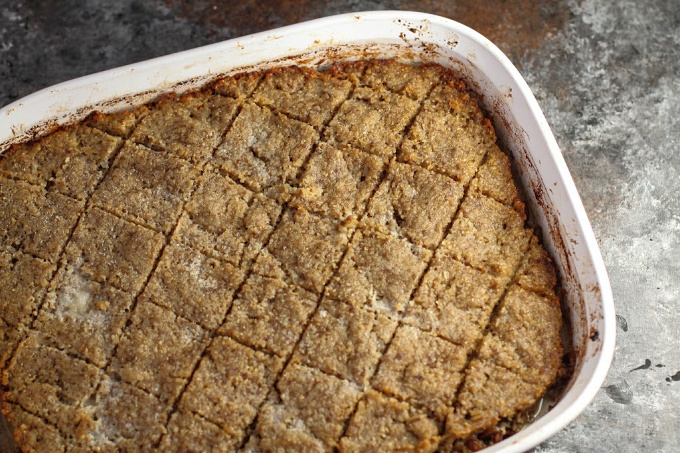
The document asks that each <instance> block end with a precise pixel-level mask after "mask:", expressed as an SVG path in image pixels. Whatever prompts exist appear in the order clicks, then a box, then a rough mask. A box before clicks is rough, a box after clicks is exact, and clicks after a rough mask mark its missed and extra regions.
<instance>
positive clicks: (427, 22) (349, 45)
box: [0, 11, 615, 453]
mask: <svg viewBox="0 0 680 453" xmlns="http://www.w3.org/2000/svg"><path fill="white" fill-rule="evenodd" d="M377 56H380V57H397V58H400V59H403V60H406V61H414V60H415V61H423V60H424V61H433V62H437V63H440V64H442V65H444V66H448V67H452V68H454V69H456V70H457V71H459V72H460V73H461V74H462V76H463V78H464V79H466V81H467V82H468V84H469V86H470V87H471V88H472V89H473V90H474V91H475V92H476V93H477V94H478V95H479V97H480V99H481V101H482V104H483V106H484V108H485V109H486V112H487V113H488V114H489V115H490V116H491V117H492V119H493V121H494V125H495V126H496V131H497V134H498V136H499V138H500V140H501V143H502V144H503V145H504V147H505V149H506V150H508V151H510V152H511V153H512V155H513V156H514V160H515V163H516V166H517V169H518V173H519V176H520V178H521V180H522V182H523V184H524V187H525V189H526V191H525V192H526V198H527V200H526V201H527V204H528V206H529V208H530V212H531V215H532V218H533V221H534V222H535V223H536V225H538V226H540V227H541V231H542V233H543V240H544V244H546V245H547V247H548V249H549V251H550V252H551V254H552V256H553V258H554V259H555V261H556V263H557V265H558V268H559V273H560V278H561V282H562V285H563V288H564V290H565V296H564V301H565V306H566V308H567V310H568V315H569V317H570V318H571V322H572V326H573V343H574V349H575V351H576V357H577V359H576V367H575V370H574V374H573V376H572V378H571V381H570V382H569V384H568V385H567V387H566V390H565V392H564V394H563V395H562V396H561V398H560V399H559V402H558V403H557V405H556V406H555V407H554V408H553V409H552V410H550V411H549V412H547V413H546V414H544V415H542V416H541V417H540V418H538V419H537V420H536V421H535V422H533V423H532V424H531V425H529V426H527V427H526V428H525V429H524V430H522V431H521V432H519V433H518V434H516V435H514V436H512V437H511V438H509V439H506V440H505V441H503V442H501V443H499V444H497V445H495V446H493V447H490V448H489V449H488V450H486V451H488V452H489V453H491V452H500V451H503V452H506V453H508V452H519V451H525V450H527V449H529V448H531V447H533V446H535V445H537V444H539V443H540V442H542V441H543V440H545V439H547V438H548V437H549V436H551V435H552V434H554V433H555V432H557V431H559V430H560V429H562V428H563V427H564V426H566V425H567V424H568V423H569V422H571V421H572V420H573V419H574V418H576V416H577V415H578V414H579V413H580V412H581V411H583V409H584V408H585V407H586V405H587V404H588V403H589V402H590V401H591V399H592V398H593V397H594V395H595V393H596V392H597V390H598V389H599V388H600V386H601V384H602V382H603V381H604V378H605V375H606V373H607V370H608V368H609V364H610V362H611V359H612V355H613V351H614V335H615V329H614V325H615V323H614V305H613V300H612V294H611V288H610V285H609V280H608V277H607V273H606V270H605V268H604V264H603V262H602V257H601V255H600V251H599V249H598V246H597V243H596V241H595V237H594V235H593V232H592V229H591V226H590V223H589V221H588V218H587V216H586V213H585V211H584V209H583V205H582V203H581V200H580V198H579V195H578V193H577V191H576V188H575V187H574V183H573V181H572V178H571V176H570V174H569V171H568V169H567V167H566V164H565V162H564V159H563V158H562V154H561V152H560V150H559V148H558V146H557V143H556V141H555V138H554V136H553V134H552V132H551V131H550V128H549V126H548V124H547V122H546V120H545V118H544V116H543V113H542V112H541V109H540V108H539V106H538V104H537V102H536V99H535V98H534V96H533V95H532V94H531V91H530V90H529V87H528V86H527V84H526V82H525V81H524V79H523V78H522V76H521V75H520V74H519V72H518V71H517V70H516V69H515V67H514V66H513V65H512V64H511V63H510V61H509V60H508V59H507V58H506V57H505V55H503V53H502V52H501V51H500V50H499V49H498V48H497V47H495V46H494V45H493V44H492V43H491V42H490V41H488V40H487V39H486V38H484V37H483V36H481V35H480V34H478V33H476V32H475V31H473V30H471V29H469V28H467V27H465V26H463V25H461V24H459V23H457V22H454V21H452V20H448V19H445V18H442V17H438V16H433V15H428V14H421V13H413V12H403V11H398V12H395V11H382V12H365V13H355V14H344V15H339V16H333V17H327V18H323V19H318V20H314V21H310V22H305V23H302V24H298V25H293V26H289V27H283V28H279V29H276V30H273V31H270V32H264V33H258V34H255V35H251V36H246V37H243V38H239V39H234V40H230V41H226V42H222V43H218V44H213V45H210V46H206V47H202V48H199V49H194V50H190V51H186V52H181V53H177V54H174V55H169V56H166V57H161V58H157V59H154V60H149V61H146V62H143V63H138V64H134V65H130V66H125V67H122V68H118V69H113V70H110V71H105V72H102V73H99V74H94V75H90V76H87V77H82V78H79V79H76V80H72V81H69V82H65V83H61V84H59V85H56V86H53V87H51V88H47V89H44V90H41V91H39V92H37V93H35V94H32V95H30V96H27V97H25V98H23V99H21V100H19V101H16V102H14V103H12V104H10V105H8V106H6V107H4V108H3V109H1V110H0V152H1V151H3V150H5V149H6V148H7V147H8V146H9V145H11V144H12V143H16V142H18V141H23V140H26V139H28V138H30V137H33V136H34V135H36V134H40V133H42V132H45V131H47V130H49V129H50V128H52V127H54V126H57V125H61V124H65V123H70V122H73V121H77V120H80V119H82V118H83V117H84V116H86V115H87V114H88V113H89V112H91V111H92V110H94V109H98V110H101V111H104V112H113V111H117V110H121V109H124V108H128V107H131V106H135V105H139V104H141V103H144V102H147V101H149V100H151V99H153V98H155V97H157V96H158V95H160V94H163V93H166V92H169V91H186V90H189V89H192V88H195V87H198V86H200V85H202V84H203V83H205V82H207V81H208V80H211V79H214V78H215V77H217V76H219V75H223V74H229V73H234V72H240V71H243V70H249V69H253V68H263V67H271V66H278V65H285V64H291V63H295V64H298V65H308V66H323V65H324V64H326V63H327V62H329V61H331V60H338V59H356V58H361V57H377Z"/></svg>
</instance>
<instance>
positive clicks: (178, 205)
mask: <svg viewBox="0 0 680 453" xmlns="http://www.w3.org/2000/svg"><path fill="white" fill-rule="evenodd" d="M197 175H198V171H197V170H196V169H195V168H194V167H192V166H191V165H190V164H188V163H187V162H185V161H183V160H181V159H178V158H176V157H174V156H172V155H168V154H164V153H160V152H157V151H152V150H151V149H149V148H146V147H144V146H142V145H134V144H127V145H125V147H124V148H123V149H122V150H121V152H120V154H119V155H118V157H117V158H116V160H115V162H114V164H113V168H111V171H110V172H109V174H108V175H107V176H106V178H105V179H104V181H102V183H101V185H100V186H99V188H98V189H97V191H96V192H95V193H94V195H93V196H92V203H93V204H95V205H96V206H100V207H102V208H104V209H106V210H108V211H110V212H112V213H114V214H116V215H117V216H119V217H121V218H124V219H128V220H131V221H133V222H139V223H142V224H144V225H146V226H148V227H149V228H153V229H155V230H156V231H160V232H162V233H166V234H167V233H168V232H169V231H170V230H171V229H172V227H173V226H174V225H175V223H177V218H178V217H179V215H180V214H181V212H182V206H183V205H184V203H185V202H186V200H187V199H188V198H189V195H190V194H191V189H192V186H193V184H194V180H195V179H196V176H197Z"/></svg>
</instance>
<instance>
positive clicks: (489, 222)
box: [442, 195, 532, 277]
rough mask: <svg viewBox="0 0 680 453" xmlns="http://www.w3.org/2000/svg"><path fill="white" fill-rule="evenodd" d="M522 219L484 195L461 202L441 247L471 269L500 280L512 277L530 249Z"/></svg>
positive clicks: (513, 211) (528, 237)
mask: <svg viewBox="0 0 680 453" xmlns="http://www.w3.org/2000/svg"><path fill="white" fill-rule="evenodd" d="M524 222H525V217H524V215H523V214H519V213H517V212H516V211H515V210H514V209H512V208H509V207H507V206H504V205H502V204H501V203H499V202H497V201H495V200H493V199H492V198H488V197H485V196H478V195H472V196H469V197H467V198H466V199H465V201H463V203H462V204H461V206H460V210H459V211H458V215H457V216H456V220H455V221H454V222H453V226H452V227H451V232H450V233H449V235H448V236H447V237H446V239H445V240H444V243H443V244H442V248H443V249H444V250H447V251H450V252H451V254H452V255H453V256H454V257H455V258H456V259H457V260H459V261H461V262H463V263H465V264H467V265H468V266H470V267H474V268H475V269H479V270H480V271H482V272H487V273H491V274H495V275H499V276H503V277H509V276H512V275H514V273H515V271H516V269H517V266H518V265H519V262H520V260H521V259H522V256H523V255H524V252H525V251H526V250H527V248H528V246H529V240H530V238H531V235H532V232H531V230H529V229H527V228H525V226H524Z"/></svg>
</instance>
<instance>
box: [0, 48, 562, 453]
mask: <svg viewBox="0 0 680 453" xmlns="http://www.w3.org/2000/svg"><path fill="white" fill-rule="evenodd" d="M519 193H520V191H519V190H518V187H517V185H516V184H515V181H514V178H513V172H512V168H511V161H510V158H509V156H508V155H506V154H505V153H504V152H503V151H502V150H501V149H500V148H499V147H498V146H497V145H496V137H495V134H494V130H493V127H492V126H491V123H490V121H489V120H488V119H486V118H485V117H484V115H483V113H482V111H481V110H480V108H479V106H478V105H477V101H476V99H475V98H474V96H473V95H472V94H471V93H470V92H468V91H467V89H466V87H465V85H464V83H463V82H462V81H461V80H459V79H457V78H456V77H455V76H454V74H453V73H452V72H451V71H449V70H447V69H445V68H443V67H441V66H438V65H435V64H423V65H406V64H403V63H399V62H397V61H395V60H370V61H364V60H359V61H353V62H339V63H333V64H331V65H330V67H329V68H328V69H327V70H326V71H318V70H316V69H311V68H302V67H281V68H275V69H272V70H270V71H259V72H250V73H242V74H237V75H234V76H230V77H223V78H221V79H220V80H218V81H215V82H213V83H211V84H210V85H209V86H208V87H206V88H205V89H204V90H202V91H198V92H195V93H189V94H184V95H171V96H167V97H165V98H162V99H160V100H159V101H157V102H155V103H152V104H149V105H147V106H143V107H140V108H137V109H135V110H132V111H126V112H118V113H113V114H102V113H93V114H91V115H89V116H88V117H87V118H86V119H85V120H84V121H83V123H81V124H78V125H74V126H69V127H65V128H62V129H60V130H58V131H56V132H55V133H52V134H50V135H47V136H45V137H43V138H41V139H38V140H36V141H33V142H31V143H26V144H20V145H15V146H13V147H12V148H11V149H10V150H9V151H8V152H6V153H5V154H3V155H2V156H0V369H1V370H2V389H0V391H1V392H2V412H3V413H4V414H6V415H7V418H8V420H9V422H10V423H11V424H12V428H13V430H14V437H15V439H16V441H17V443H18V445H19V447H20V448H21V449H23V451H37V452H53V451H64V452H90V451H97V452H100V453H108V452H111V453H113V452H118V451H155V450H160V451H178V452H179V451H182V452H184V451H209V450H212V451H244V452H250V453H260V452H265V451H319V452H327V451H334V450H337V451H343V452H361V451H421V452H427V451H451V450H455V449H457V448H458V447H459V446H460V447H461V448H463V446H466V448H468V449H478V448H480V447H483V446H484V442H486V441H485V440H484V439H486V438H487V437H489V436H491V437H489V438H491V439H492V441H490V442H493V443H497V442H498V441H499V440H500V439H502V438H503V436H505V435H507V434H509V432H510V431H509V429H508V428H507V427H509V426H510V427H512V429H515V428H519V427H520V426H522V425H523V424H524V423H525V422H526V421H527V420H528V419H527V416H526V414H527V413H528V412H529V410H530V408H531V407H532V405H534V404H535V403H536V401H537V400H538V399H539V398H540V397H541V396H542V395H543V394H544V393H545V391H546V389H548V388H549V387H550V386H551V385H552V383H553V382H554V381H555V379H556V376H557V374H558V371H559V370H560V369H561V368H562V355H563V351H562V343H561V336H560V333H561V331H562V330H563V329H562V313H561V310H560V301H559V299H558V298H557V296H556V290H555V287H556V285H557V278H556V274H555V269H554V266H553V263H552V261H551V260H550V258H549V256H548V253H547V252H546V250H545V249H544V248H543V247H542V246H541V244H540V242H539V240H538V237H537V236H536V234H535V233H534V232H533V230H532V228H531V227H530V226H528V225H527V222H526V212H525V207H524V203H523V202H522V200H521V199H520V195H519ZM489 433H491V434H489ZM485 436H486V437H485ZM456 451H457V450H456Z"/></svg>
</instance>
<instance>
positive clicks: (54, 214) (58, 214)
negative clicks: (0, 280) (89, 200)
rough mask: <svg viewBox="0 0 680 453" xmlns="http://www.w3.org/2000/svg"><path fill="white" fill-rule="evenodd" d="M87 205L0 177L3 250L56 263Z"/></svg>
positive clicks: (37, 187)
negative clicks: (79, 215)
mask: <svg viewBox="0 0 680 453" xmlns="http://www.w3.org/2000/svg"><path fill="white" fill-rule="evenodd" d="M83 206H84V203H83V202H81V201H76V200H74V199H72V198H69V197H67V196H64V195H61V194H59V193H56V192H51V191H46V190H45V189H43V188H42V187H40V186H35V185H33V184H29V183H27V182H24V181H19V180H14V179H7V178H3V177H2V176H0V212H2V215H1V216H0V244H1V245H0V247H2V249H4V250H9V251H10V252H13V251H18V252H23V253H25V254H27V255H32V256H35V257H37V258H42V259H43V260H45V261H49V262H52V263H54V262H56V261H57V259H58V257H59V254H60V253H61V250H62V248H63V247H64V244H66V241H67V240H68V238H69V236H70V235H71V231H72V230H73V227H74V226H75V225H76V222H77V221H78V214H80V212H81V211H82V209H83Z"/></svg>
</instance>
